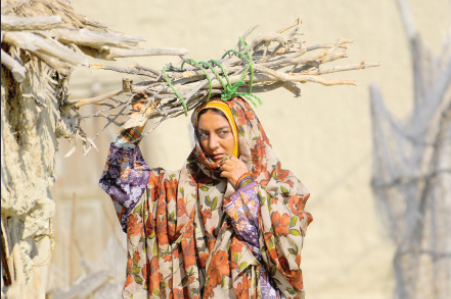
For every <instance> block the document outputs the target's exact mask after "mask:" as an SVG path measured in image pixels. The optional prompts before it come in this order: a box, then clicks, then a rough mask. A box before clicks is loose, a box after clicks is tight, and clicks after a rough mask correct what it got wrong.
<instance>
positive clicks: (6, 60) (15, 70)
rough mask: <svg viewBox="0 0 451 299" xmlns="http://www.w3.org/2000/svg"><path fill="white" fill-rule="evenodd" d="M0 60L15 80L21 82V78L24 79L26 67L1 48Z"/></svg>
mask: <svg viewBox="0 0 451 299" xmlns="http://www.w3.org/2000/svg"><path fill="white" fill-rule="evenodd" d="M1 61H2V64H3V65H4V66H6V67H7V68H8V69H9V70H10V71H11V73H12V74H13V78H14V80H16V81H17V82H23V80H25V74H26V72H27V69H26V68H25V67H24V66H22V64H20V63H19V62H18V61H17V60H15V59H14V58H12V57H11V56H9V55H8V54H7V53H6V52H5V51H3V49H2V50H1Z"/></svg>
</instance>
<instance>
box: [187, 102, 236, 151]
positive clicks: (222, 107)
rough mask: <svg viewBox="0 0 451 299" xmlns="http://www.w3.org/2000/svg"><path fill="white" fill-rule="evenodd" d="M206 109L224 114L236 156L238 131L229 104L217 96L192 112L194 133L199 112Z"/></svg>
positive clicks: (197, 124)
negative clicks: (230, 131) (233, 142)
mask: <svg viewBox="0 0 451 299" xmlns="http://www.w3.org/2000/svg"><path fill="white" fill-rule="evenodd" d="M206 109H216V110H219V111H221V112H222V113H223V114H224V115H225V117H226V119H227V121H228V123H229V126H230V129H231V130H232V135H233V140H234V141H235V145H234V147H233V152H232V155H233V156H234V157H237V158H238V131H237V129H236V124H235V120H234V118H233V115H232V111H231V110H230V108H229V106H228V105H227V104H226V103H224V102H223V101H222V100H220V99H219V98H218V99H217V100H215V99H213V100H211V101H209V102H207V103H205V104H203V105H202V106H200V107H199V108H197V109H196V111H195V112H194V113H193V116H192V120H191V122H192V123H194V128H195V131H196V134H197V129H198V128H199V113H201V112H202V111H204V110H206Z"/></svg>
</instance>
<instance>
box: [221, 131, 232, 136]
mask: <svg viewBox="0 0 451 299" xmlns="http://www.w3.org/2000/svg"><path fill="white" fill-rule="evenodd" d="M229 133H230V132H229V131H221V132H219V135H221V136H225V135H227V134H229Z"/></svg>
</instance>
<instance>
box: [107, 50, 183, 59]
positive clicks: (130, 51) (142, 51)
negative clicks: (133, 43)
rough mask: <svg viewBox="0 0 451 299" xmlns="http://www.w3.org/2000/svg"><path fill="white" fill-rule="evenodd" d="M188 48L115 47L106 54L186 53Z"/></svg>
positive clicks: (133, 55) (117, 55)
mask: <svg viewBox="0 0 451 299" xmlns="http://www.w3.org/2000/svg"><path fill="white" fill-rule="evenodd" d="M186 54H188V50H186V49H179V48H150V49H142V48H141V49H117V48H113V49H110V50H109V51H108V53H107V54H106V55H105V56H104V58H105V59H111V60H113V59H115V58H120V57H137V56H161V55H177V56H179V55H186Z"/></svg>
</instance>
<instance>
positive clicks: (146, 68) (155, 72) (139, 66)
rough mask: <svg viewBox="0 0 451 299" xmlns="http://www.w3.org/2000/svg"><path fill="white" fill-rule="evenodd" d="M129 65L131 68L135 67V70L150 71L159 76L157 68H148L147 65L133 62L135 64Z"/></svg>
mask: <svg viewBox="0 0 451 299" xmlns="http://www.w3.org/2000/svg"><path fill="white" fill-rule="evenodd" d="M130 67H131V68H135V69H137V70H143V71H146V72H151V73H153V74H155V75H156V76H158V77H159V76H161V72H159V71H157V70H154V69H153V68H150V67H147V66H142V65H139V64H135V65H133V66H130Z"/></svg>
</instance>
